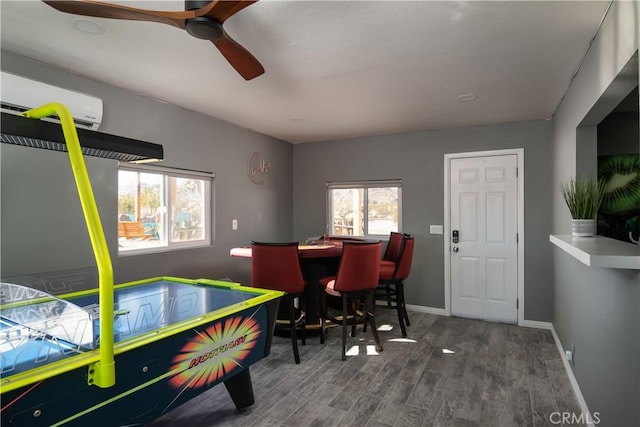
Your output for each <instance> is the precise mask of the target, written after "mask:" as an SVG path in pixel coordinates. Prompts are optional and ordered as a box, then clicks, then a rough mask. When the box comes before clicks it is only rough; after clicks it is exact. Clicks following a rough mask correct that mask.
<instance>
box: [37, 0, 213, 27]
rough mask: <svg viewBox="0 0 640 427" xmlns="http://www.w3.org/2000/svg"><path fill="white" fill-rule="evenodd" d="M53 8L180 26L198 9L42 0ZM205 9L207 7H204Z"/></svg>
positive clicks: (73, 12) (100, 16) (104, 16)
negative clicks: (176, 9)
mask: <svg viewBox="0 0 640 427" xmlns="http://www.w3.org/2000/svg"><path fill="white" fill-rule="evenodd" d="M42 1H43V2H44V3H46V4H47V5H49V6H51V7H52V8H54V9H56V10H58V11H60V12H65V13H71V14H74V15H83V16H93V17H96V18H111V19H126V20H130V21H147V22H159V23H162V24H168V25H172V26H174V27H178V28H184V27H185V21H186V20H187V19H190V18H194V17H196V16H198V15H196V12H197V11H193V10H191V11H176V12H163V11H156V10H146V9H137V8H133V7H127V6H120V5H117V4H112V3H105V2H99V1H93V0H65V1H53V0H42ZM202 9H205V8H202Z"/></svg>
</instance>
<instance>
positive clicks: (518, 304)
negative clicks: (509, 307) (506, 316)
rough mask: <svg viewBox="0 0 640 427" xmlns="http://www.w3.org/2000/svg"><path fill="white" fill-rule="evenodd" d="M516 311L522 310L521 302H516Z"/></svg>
mask: <svg viewBox="0 0 640 427" xmlns="http://www.w3.org/2000/svg"><path fill="white" fill-rule="evenodd" d="M516 310H520V300H519V299H517V300H516Z"/></svg>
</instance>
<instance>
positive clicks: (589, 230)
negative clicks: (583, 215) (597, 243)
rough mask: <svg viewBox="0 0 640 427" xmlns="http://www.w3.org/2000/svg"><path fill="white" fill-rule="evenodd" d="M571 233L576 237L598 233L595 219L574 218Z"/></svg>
mask: <svg viewBox="0 0 640 427" xmlns="http://www.w3.org/2000/svg"><path fill="white" fill-rule="evenodd" d="M571 234H572V235H573V236H575V237H592V236H595V235H596V220H595V219H572V220H571Z"/></svg>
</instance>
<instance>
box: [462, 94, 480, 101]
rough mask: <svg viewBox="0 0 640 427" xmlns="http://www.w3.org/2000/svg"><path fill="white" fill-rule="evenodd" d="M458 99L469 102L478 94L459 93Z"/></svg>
mask: <svg viewBox="0 0 640 427" xmlns="http://www.w3.org/2000/svg"><path fill="white" fill-rule="evenodd" d="M458 99H459V100H460V101H462V102H471V101H475V100H476V99H478V95H476V94H474V93H465V94H464V95H460V96H459V97H458Z"/></svg>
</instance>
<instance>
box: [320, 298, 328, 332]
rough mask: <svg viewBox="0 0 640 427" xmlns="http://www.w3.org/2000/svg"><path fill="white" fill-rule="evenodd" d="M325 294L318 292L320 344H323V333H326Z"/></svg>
mask: <svg viewBox="0 0 640 427" xmlns="http://www.w3.org/2000/svg"><path fill="white" fill-rule="evenodd" d="M326 317H327V294H326V293H324V292H322V294H320V344H324V338H325V334H326V333H327V329H326V322H327V318H326Z"/></svg>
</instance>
